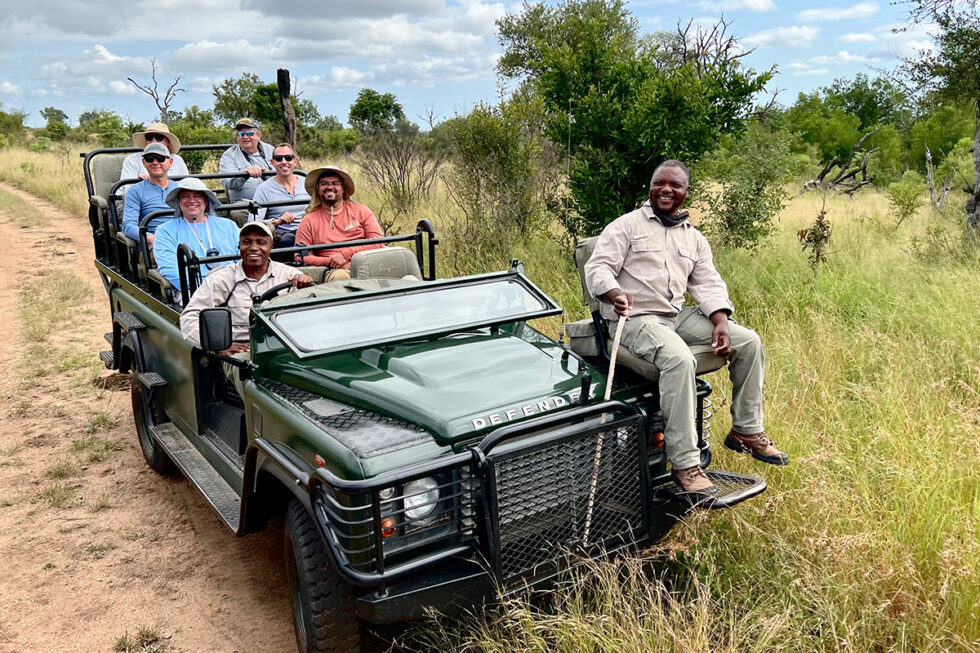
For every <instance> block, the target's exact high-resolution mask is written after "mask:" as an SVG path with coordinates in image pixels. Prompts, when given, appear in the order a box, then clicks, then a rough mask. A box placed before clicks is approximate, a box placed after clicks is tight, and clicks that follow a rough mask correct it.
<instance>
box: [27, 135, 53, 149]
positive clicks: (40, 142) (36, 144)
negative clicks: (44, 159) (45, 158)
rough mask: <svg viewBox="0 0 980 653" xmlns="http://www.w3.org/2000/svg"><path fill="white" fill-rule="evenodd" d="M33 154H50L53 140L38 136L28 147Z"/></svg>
mask: <svg viewBox="0 0 980 653" xmlns="http://www.w3.org/2000/svg"><path fill="white" fill-rule="evenodd" d="M27 149H29V150H30V151H31V152H50V151H51V139H50V138H48V137H47V136H37V137H35V138H34V140H32V141H31V144H30V145H28V146H27Z"/></svg>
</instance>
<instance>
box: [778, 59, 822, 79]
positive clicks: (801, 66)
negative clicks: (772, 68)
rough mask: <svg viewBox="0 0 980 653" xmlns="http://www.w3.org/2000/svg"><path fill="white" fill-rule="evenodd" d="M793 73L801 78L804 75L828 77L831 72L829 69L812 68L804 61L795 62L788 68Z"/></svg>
mask: <svg viewBox="0 0 980 653" xmlns="http://www.w3.org/2000/svg"><path fill="white" fill-rule="evenodd" d="M787 67H788V68H789V69H790V70H792V71H793V75H795V76H797V77H799V76H802V75H826V74H827V73H828V72H830V71H829V70H828V69H827V68H820V67H818V66H812V65H810V64H808V63H805V62H802V61H794V62H793V63H791V64H789V65H788V66H787Z"/></svg>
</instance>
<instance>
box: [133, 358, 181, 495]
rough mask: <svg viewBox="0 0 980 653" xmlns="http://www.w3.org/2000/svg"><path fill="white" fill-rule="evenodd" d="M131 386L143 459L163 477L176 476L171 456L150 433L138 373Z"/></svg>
mask: <svg viewBox="0 0 980 653" xmlns="http://www.w3.org/2000/svg"><path fill="white" fill-rule="evenodd" d="M130 386H131V387H132V392H131V395H132V398H133V419H134V420H135V421H136V435H137V436H138V437H139V441H140V449H141V450H142V451H143V458H144V459H146V464H147V465H149V466H150V469H152V470H153V471H155V472H156V473H157V474H161V475H163V476H170V475H171V474H176V473H177V466H176V465H174V462H173V461H172V460H170V456H168V455H167V452H166V451H164V450H163V447H161V446H160V443H159V442H157V440H156V438H155V437H153V433H152V432H151V431H150V420H149V418H148V416H147V414H146V401H145V400H144V397H145V395H144V392H143V386H141V385H140V383H139V380H138V379H137V378H136V372H133V375H132V378H131V379H130Z"/></svg>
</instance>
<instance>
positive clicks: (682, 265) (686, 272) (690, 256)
mask: <svg viewBox="0 0 980 653" xmlns="http://www.w3.org/2000/svg"><path fill="white" fill-rule="evenodd" d="M697 260H698V254H697V250H696V249H695V248H693V247H690V246H688V245H680V246H678V248H677V259H676V262H677V267H678V268H679V269H680V272H681V273H682V274H683V276H684V277H685V278H687V277H689V276H690V275H691V273H692V272H694V266H695V265H696V264H697Z"/></svg>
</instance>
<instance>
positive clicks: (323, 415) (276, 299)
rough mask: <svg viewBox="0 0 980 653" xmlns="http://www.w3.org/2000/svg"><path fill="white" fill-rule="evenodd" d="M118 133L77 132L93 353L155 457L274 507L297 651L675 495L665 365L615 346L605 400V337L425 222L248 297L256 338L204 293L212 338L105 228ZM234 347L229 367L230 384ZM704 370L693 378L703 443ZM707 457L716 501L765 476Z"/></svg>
mask: <svg viewBox="0 0 980 653" xmlns="http://www.w3.org/2000/svg"><path fill="white" fill-rule="evenodd" d="M133 151H136V150H134V149H133V148H115V149H103V150H96V151H94V152H89V153H87V154H85V155H83V156H84V157H85V165H84V168H85V178H86V183H87V185H88V190H89V194H90V198H91V199H90V205H91V210H90V222H91V224H92V228H93V236H94V238H95V244H96V261H95V265H96V268H97V269H98V272H99V274H100V275H101V278H102V280H103V282H104V285H105V288H106V291H107V293H108V299H109V304H110V310H111V314H112V331H111V332H110V333H107V334H106V338H107V340H108V341H109V343H110V345H111V348H110V349H109V350H107V351H105V352H103V353H102V358H103V360H104V361H105V363H106V366H107V367H108V368H111V369H115V370H118V371H119V372H122V373H129V374H131V375H132V405H133V416H134V418H135V423H136V433H137V436H138V439H139V443H140V447H141V449H142V452H143V454H144V456H145V458H146V462H147V464H148V465H149V466H150V467H151V468H152V469H154V470H155V471H157V472H159V473H163V474H167V473H175V472H178V471H179V472H180V473H182V474H183V475H184V476H185V477H186V478H187V479H188V480H189V481H190V482H191V483H193V484H194V485H195V486H196V487H197V488H198V489H199V490H200V491H201V493H202V494H203V495H204V497H205V499H206V500H207V501H208V503H209V504H210V505H211V507H212V508H213V509H214V510H215V512H216V513H217V515H218V516H219V517H220V519H221V521H222V522H223V523H224V524H225V525H227V526H228V528H229V529H230V530H231V532H233V533H234V534H235V535H238V536H244V535H247V534H249V533H253V532H256V531H260V530H262V529H264V528H265V527H266V525H267V524H268V523H269V522H270V520H273V519H277V518H280V517H283V518H284V521H285V526H284V545H285V558H286V565H287V576H288V578H289V582H290V584H291V594H292V600H293V613H294V617H295V630H296V638H297V642H298V646H299V649H300V650H302V651H357V650H359V648H360V643H361V638H362V632H363V627H364V624H365V623H366V622H373V623H390V622H396V621H402V620H408V619H413V618H418V617H421V616H423V615H424V614H425V612H426V610H427V609H428V608H435V609H438V610H440V611H443V612H446V613H452V612H453V611H456V610H459V609H465V608H472V607H473V606H474V605H478V604H480V603H483V602H486V601H492V600H494V599H495V598H496V597H498V596H499V594H500V593H501V592H503V593H507V592H511V591H518V590H520V589H522V588H526V587H528V586H542V585H544V584H546V583H548V582H549V580H551V579H553V578H554V577H555V576H556V574H558V573H559V572H560V571H561V569H562V567H563V566H564V565H567V564H569V561H570V560H571V559H572V558H574V557H575V556H582V555H584V556H599V555H610V554H614V553H616V552H620V551H631V550H636V549H639V548H642V547H644V546H648V545H650V544H651V543H653V542H656V541H657V540H658V539H659V538H661V537H662V536H663V535H664V534H665V533H666V532H667V531H668V530H669V529H670V528H671V527H672V525H673V524H674V523H675V522H676V521H677V519H678V518H679V517H680V516H682V515H683V514H684V512H685V511H686V510H688V509H690V506H688V505H686V504H685V503H684V502H683V501H682V500H680V499H679V498H678V497H677V496H676V494H675V492H674V491H673V487H674V484H673V482H672V481H671V480H670V476H669V473H668V468H667V462H666V458H665V454H664V448H663V439H662V430H663V425H662V420H661V417H660V413H659V409H658V406H657V397H658V393H657V389H656V384H655V383H653V382H651V381H649V380H647V379H645V378H643V377H641V376H639V375H637V374H635V373H632V372H631V371H630V370H628V369H625V368H624V369H617V370H616V373H615V381H616V383H615V385H614V387H613V392H612V396H611V398H610V399H609V400H604V399H603V392H604V388H605V385H606V375H607V371H608V361H607V360H606V347H605V346H603V345H602V344H601V342H600V341H601V340H602V339H601V338H600V337H599V336H595V340H596V341H597V342H600V345H599V347H598V349H597V350H595V355H585V356H583V355H581V354H579V353H577V352H576V351H572V350H571V348H570V347H569V346H567V345H566V344H564V343H562V342H559V341H556V340H554V339H552V338H550V337H548V336H546V335H544V334H542V333H541V332H540V331H538V330H536V329H535V328H534V327H533V326H531V325H530V324H529V322H530V321H531V320H534V319H536V318H542V317H546V316H552V315H558V314H560V313H561V308H560V307H559V306H557V305H556V304H555V302H554V301H552V300H551V299H550V298H549V297H548V296H547V295H545V294H544V293H543V292H542V291H541V290H540V289H539V288H537V287H536V286H535V285H534V284H533V283H532V281H531V280H530V279H529V278H528V277H527V276H526V275H525V274H524V271H523V267H522V265H521V264H520V263H519V262H517V261H513V262H512V263H511V265H510V267H509V269H507V270H505V271H501V272H496V273H491V274H483V275H477V276H470V277H462V278H456V279H444V280H436V279H435V254H436V245H437V242H438V241H437V239H436V238H435V233H434V230H433V229H432V226H431V225H430V224H429V223H428V222H426V221H422V222H420V223H419V226H418V228H417V230H416V232H415V233H414V234H408V235H403V236H390V237H386V238H382V239H378V240H374V241H356V242H355V243H346V244H345V245H351V244H361V243H366V242H380V243H383V244H385V245H388V247H385V248H383V249H378V250H371V251H365V252H360V253H358V254H357V255H356V256H355V257H354V260H353V261H352V265H351V277H352V278H351V280H350V281H345V282H331V283H320V284H314V285H313V286H310V287H309V288H306V289H304V290H301V291H296V292H290V293H286V294H282V295H279V296H276V295H277V293H278V292H279V291H280V290H285V289H284V288H282V289H280V288H275V289H273V290H272V291H270V292H268V293H266V294H265V295H264V296H261V297H258V296H256V297H253V306H252V312H251V350H252V359H251V361H241V360H238V359H231V358H226V357H223V356H221V355H220V354H218V353H217V352H219V351H221V350H223V349H225V348H227V346H228V344H229V343H230V339H231V327H230V316H229V314H228V312H227V309H220V308H219V309H209V310H207V311H205V312H204V313H202V319H201V342H202V344H203V347H204V349H198V348H195V347H192V346H191V345H190V344H188V343H187V342H185V341H184V339H183V338H182V337H181V333H180V327H179V318H180V305H181V302H178V301H175V300H176V299H177V290H176V289H174V288H172V287H167V286H166V285H165V284H162V283H161V282H160V280H159V278H157V277H158V276H159V274H158V273H157V274H156V275H154V272H156V271H155V270H154V269H153V262H152V256H151V252H150V251H149V248H148V247H147V246H146V242H145V228H144V229H143V230H142V234H141V242H131V241H127V240H126V239H125V237H121V236H122V234H121V233H120V232H119V230H118V220H117V215H116V213H115V211H114V210H113V206H114V204H115V201H116V200H117V199H118V187H117V182H115V181H114V180H112V181H111V182H110V181H107V180H106V178H105V177H110V178H111V176H112V174H113V169H114V165H115V164H114V163H113V161H115V160H119V159H120V158H121V156H123V155H125V154H126V153H128V152H133ZM115 174H116V177H118V172H116V173H115ZM211 177H214V175H212V176H211ZM225 208H230V209H232V210H242V209H244V210H254V209H255V208H256V206H255V205H253V204H250V203H249V204H247V205H231V206H230V207H225ZM146 222H147V223H148V221H146ZM144 227H145V225H144ZM399 243H400V244H404V245H407V247H401V246H398V245H397V244H399ZM315 247H317V248H321V247H324V246H321V245H316V246H315ZM311 248H312V246H311V245H299V246H297V247H295V248H292V249H290V250H276V251H277V252H283V253H289V252H301V253H302V252H303V251H304V250H308V249H311ZM235 258H237V256H224V257H214V258H211V259H208V258H198V257H197V255H196V254H195V253H194V252H193V251H191V250H190V249H189V248H182V249H181V250H180V251H179V252H178V261H179V267H180V274H181V279H182V280H183V281H184V284H183V286H184V288H183V292H182V294H183V300H184V301H183V303H185V304H186V300H187V296H189V294H190V293H192V292H193V291H194V289H195V288H196V287H197V286H198V284H199V271H200V269H201V266H202V265H208V264H214V263H221V262H224V261H228V260H232V259H235ZM597 333H598V332H597ZM225 364H232V365H235V366H236V367H237V368H238V369H237V371H238V374H240V376H241V379H242V381H243V384H242V385H243V396H239V394H238V393H237V392H236V391H235V389H234V387H233V386H232V384H231V383H229V382H228V380H227V379H226V378H225V374H224V372H223V369H222V368H223V366H224V365H225ZM710 390H711V389H710V386H709V385H708V384H707V383H706V382H705V381H704V380H702V379H699V392H698V401H699V404H700V408H701V410H700V412H699V418H698V425H697V426H698V429H699V433H700V436H701V437H700V446H701V451H702V463H703V465H704V466H707V465H709V464H710V460H711V455H710V447H709V441H708V435H709V433H708V429H709V421H708V419H707V417H708V416H709V415H710V413H709V412H708V406H709V405H710V404H709V402H708V399H707V396H708V394H709V393H710ZM709 475H710V476H711V478H712V480H713V481H714V482H715V483H716V485H718V486H719V488H720V489H722V490H723V492H724V493H725V494H724V496H722V497H720V498H719V499H718V500H717V501H715V502H714V504H713V505H711V506H709V507H712V508H724V507H728V506H731V505H734V504H736V503H738V502H740V501H742V500H744V499H747V498H749V497H751V496H755V495H757V494H759V493H760V492H762V491H763V490H764V489H765V484H764V482H762V481H761V480H759V479H757V478H753V477H746V476H740V475H736V474H730V473H727V472H719V471H714V470H712V471H710V472H709Z"/></svg>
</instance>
